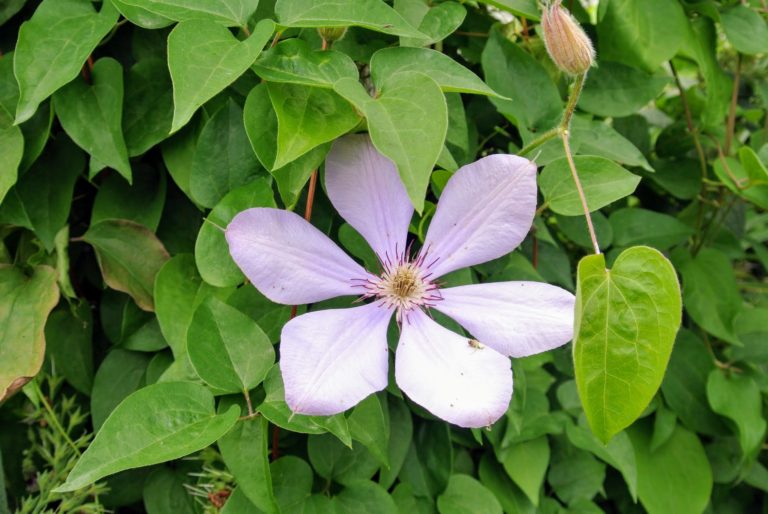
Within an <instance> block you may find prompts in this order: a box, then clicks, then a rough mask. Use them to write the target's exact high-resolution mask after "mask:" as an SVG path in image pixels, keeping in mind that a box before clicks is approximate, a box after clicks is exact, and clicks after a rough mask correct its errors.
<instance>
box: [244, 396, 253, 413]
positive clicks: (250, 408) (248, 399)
mask: <svg viewBox="0 0 768 514" xmlns="http://www.w3.org/2000/svg"><path fill="white" fill-rule="evenodd" d="M243 396H245V404H246V405H247V406H248V416H249V417H252V416H253V402H252V401H251V394H250V393H249V392H248V389H243Z"/></svg>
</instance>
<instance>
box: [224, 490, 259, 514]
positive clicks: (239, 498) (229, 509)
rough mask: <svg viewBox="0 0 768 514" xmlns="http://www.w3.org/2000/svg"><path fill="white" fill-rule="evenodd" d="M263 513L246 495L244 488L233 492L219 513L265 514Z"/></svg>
mask: <svg viewBox="0 0 768 514" xmlns="http://www.w3.org/2000/svg"><path fill="white" fill-rule="evenodd" d="M263 512H264V511H263V510H261V509H259V508H258V507H256V505H254V504H253V502H252V501H251V500H250V499H249V498H248V496H246V495H245V492H244V491H243V489H242V487H238V488H237V489H235V490H234V491H232V494H231V495H229V498H227V503H225V504H224V507H223V508H222V509H221V510H220V511H219V513H220V514H263Z"/></svg>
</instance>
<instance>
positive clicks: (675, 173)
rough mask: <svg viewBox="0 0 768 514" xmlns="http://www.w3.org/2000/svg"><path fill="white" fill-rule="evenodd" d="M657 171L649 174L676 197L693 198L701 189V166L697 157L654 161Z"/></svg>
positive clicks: (682, 198)
mask: <svg viewBox="0 0 768 514" xmlns="http://www.w3.org/2000/svg"><path fill="white" fill-rule="evenodd" d="M653 167H654V169H655V170H656V173H653V174H652V175H649V177H650V179H651V180H653V181H654V182H656V183H657V184H658V185H659V186H661V187H662V188H663V189H664V190H666V191H668V192H669V193H670V194H671V195H672V196H674V197H675V198H680V199H681V200H692V199H694V198H696V195H697V194H699V190H700V189H701V166H700V165H699V162H698V161H697V160H695V159H674V160H672V159H661V160H655V161H653Z"/></svg>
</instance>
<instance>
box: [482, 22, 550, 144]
mask: <svg viewBox="0 0 768 514" xmlns="http://www.w3.org/2000/svg"><path fill="white" fill-rule="evenodd" d="M482 64H483V73H484V74H485V81H486V82H487V83H488V85H489V86H491V87H492V88H493V89H494V90H495V91H498V92H499V93H501V94H502V95H504V96H505V97H507V98H508V100H504V99H500V98H493V97H491V98H490V100H491V102H493V104H494V105H495V106H496V108H497V109H498V110H499V112H500V113H502V114H504V115H507V116H509V117H511V118H512V119H513V121H514V122H515V123H516V125H517V126H518V128H523V129H526V130H529V131H533V132H537V131H542V130H546V129H548V128H551V127H553V126H554V125H556V124H557V122H558V121H559V120H560V116H561V115H562V107H563V103H562V100H561V99H560V93H559V92H558V91H557V86H555V83H554V82H552V79H551V78H550V76H549V74H548V73H547V71H546V70H545V69H544V67H543V66H542V65H541V64H539V63H538V62H537V61H536V60H535V59H534V58H533V57H532V56H531V55H530V54H528V53H527V52H525V50H523V49H522V48H521V47H520V46H519V45H517V44H515V43H513V42H511V41H509V40H508V39H507V38H505V37H504V35H503V34H502V33H501V31H500V30H498V28H494V29H492V30H491V35H490V37H489V38H488V43H487V44H486V45H485V48H484V49H483V55H482ZM510 77H514V80H511V79H510Z"/></svg>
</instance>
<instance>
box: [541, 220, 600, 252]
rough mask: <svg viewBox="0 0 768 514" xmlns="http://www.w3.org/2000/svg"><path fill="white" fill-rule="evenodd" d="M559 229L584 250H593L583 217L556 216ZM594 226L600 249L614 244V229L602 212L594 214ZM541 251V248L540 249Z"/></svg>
mask: <svg viewBox="0 0 768 514" xmlns="http://www.w3.org/2000/svg"><path fill="white" fill-rule="evenodd" d="M556 219H557V227H558V228H559V229H560V230H561V231H562V232H563V234H565V235H566V236H567V237H568V239H570V240H571V241H573V242H574V243H576V244H577V245H579V246H581V247H582V248H589V249H591V248H592V240H591V239H590V238H589V230H588V229H587V220H586V218H585V217H584V216H583V215H582V216H559V215H558V216H556ZM592 224H593V226H594V227H595V234H596V235H597V241H598V242H599V243H600V248H607V247H608V246H610V245H611V244H612V243H613V227H612V226H611V224H610V223H609V222H608V218H606V217H605V215H604V214H603V213H602V212H600V211H596V212H593V213H592ZM540 250H541V248H540Z"/></svg>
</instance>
